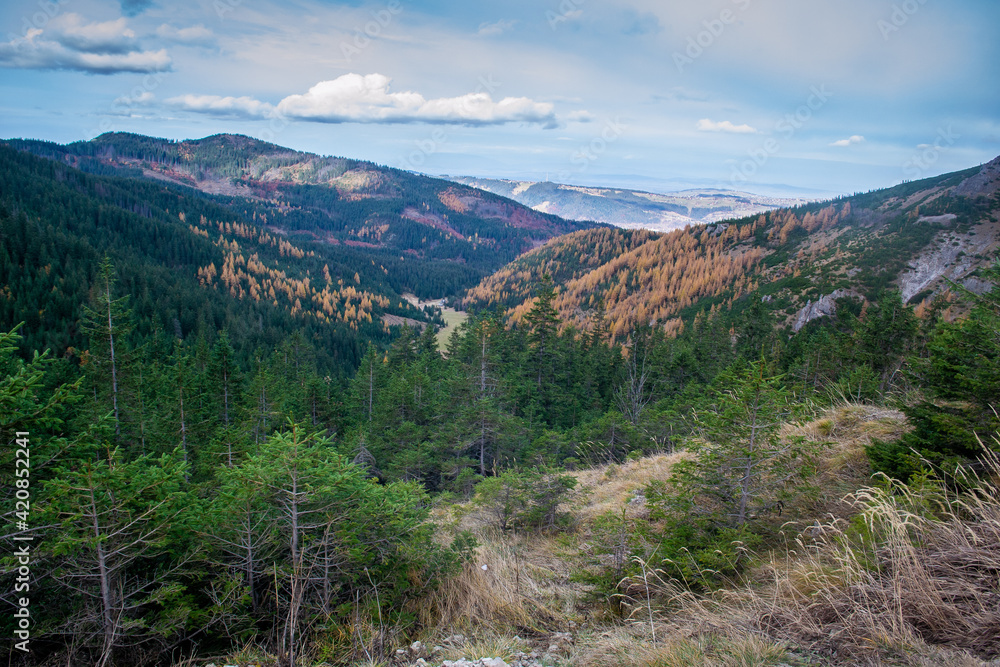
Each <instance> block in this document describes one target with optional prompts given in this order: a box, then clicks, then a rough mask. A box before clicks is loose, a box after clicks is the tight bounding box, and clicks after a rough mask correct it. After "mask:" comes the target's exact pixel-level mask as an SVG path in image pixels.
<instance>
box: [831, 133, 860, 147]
mask: <svg viewBox="0 0 1000 667" xmlns="http://www.w3.org/2000/svg"><path fill="white" fill-rule="evenodd" d="M864 140H865V138H864V137H862V136H861V135H860V134H852V135H851V136H850V137H848V138H847V139H838V140H837V141H834V142H833V143H832V144H830V145H831V146H837V147H838V148H844V147H846V146H853V145H854V144H860V143H861V142H863V141H864Z"/></svg>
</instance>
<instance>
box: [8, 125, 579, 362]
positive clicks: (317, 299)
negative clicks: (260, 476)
mask: <svg viewBox="0 0 1000 667" xmlns="http://www.w3.org/2000/svg"><path fill="white" fill-rule="evenodd" d="M0 225H2V228H3V229H2V233H0V246H2V250H0V252H2V253H3V256H2V261H0V272H2V273H3V288H2V290H3V298H0V328H3V329H4V330H9V329H10V328H11V327H13V326H14V325H15V324H17V323H18V322H22V321H23V322H25V323H26V326H25V327H24V329H23V330H22V335H23V337H24V339H23V345H24V347H25V349H44V348H51V349H53V351H54V352H56V353H57V354H60V355H61V354H64V353H65V352H66V351H67V350H73V349H80V348H83V347H85V345H84V336H83V334H82V332H81V330H80V317H81V310H80V309H81V307H82V305H83V304H86V303H88V296H89V290H90V289H91V287H92V286H93V285H94V284H96V275H97V265H98V262H99V260H100V259H101V257H103V256H104V255H108V256H109V257H110V258H111V260H112V262H113V264H114V266H115V268H116V273H117V275H118V278H119V285H118V289H119V290H120V292H119V295H121V296H130V297H131V298H132V299H133V301H132V305H133V308H134V309H135V313H134V314H135V315H136V317H137V323H138V326H137V329H136V331H135V332H133V335H134V336H136V338H137V341H138V339H148V338H149V336H151V335H153V333H154V332H155V331H167V332H170V333H171V334H174V333H176V334H177V335H178V336H184V337H186V336H189V335H199V334H203V335H206V336H209V337H210V338H211V337H212V336H214V335H215V334H216V332H218V331H220V330H223V329H227V330H228V331H229V332H230V335H231V338H232V342H233V344H234V346H235V347H236V349H237V351H238V352H239V353H240V355H241V357H242V358H244V359H247V358H249V354H250V352H251V351H252V350H253V349H255V348H256V347H257V346H264V347H266V348H272V347H274V346H275V345H276V344H277V342H278V341H280V340H283V339H284V338H285V337H287V336H288V335H289V334H290V333H291V332H292V331H295V330H299V329H301V330H303V331H304V333H305V334H306V336H307V337H308V338H309V339H310V340H312V341H313V342H314V343H315V344H316V345H317V346H318V347H319V349H320V350H321V355H322V356H323V360H324V361H323V363H322V364H321V365H322V366H323V367H324V368H327V369H328V370H339V369H343V370H345V371H346V370H350V369H352V368H353V366H354V364H356V363H357V361H358V360H359V359H360V356H361V354H363V352H364V347H365V346H366V345H367V342H368V341H376V342H380V343H384V342H386V341H387V340H388V339H389V338H390V333H389V331H388V328H387V327H385V326H384V325H383V322H382V319H381V318H382V317H383V316H384V315H398V316H403V317H407V318H410V319H411V320H412V319H416V320H423V319H425V318H426V315H424V314H423V313H422V312H421V311H418V310H417V309H416V308H414V307H412V306H410V305H409V304H408V303H407V302H406V301H405V299H403V298H402V297H401V295H402V294H405V293H408V292H410V293H415V294H417V295H418V296H422V297H441V296H446V295H449V294H454V293H457V292H459V291H461V290H463V289H465V288H467V287H469V286H471V285H473V284H475V282H476V281H478V280H480V279H481V278H482V277H484V276H486V275H488V274H489V273H491V272H492V271H493V270H495V269H496V268H499V267H500V266H501V265H502V264H503V263H505V262H507V261H510V260H512V259H514V258H515V257H517V256H518V255H519V254H521V253H522V252H524V251H526V250H528V249H530V248H532V247H534V246H537V245H538V244H541V243H543V242H544V241H545V240H547V239H549V238H550V237H551V236H553V235H555V234H560V233H563V232H566V231H571V230H576V229H580V228H582V227H583V226H584V225H581V224H578V223H569V222H566V221H564V220H561V219H560V218H557V217H555V216H547V215H542V214H539V213H536V212H534V211H531V210H530V209H527V208H525V207H523V206H521V205H519V204H516V203H515V202H511V201H508V200H505V199H503V198H501V197H497V196H495V195H490V194H487V193H482V192H479V191H476V190H473V189H472V188H467V187H464V186H460V185H457V184H454V183H448V182H445V181H437V180H434V179H430V178H426V177H422V176H416V175H413V174H409V173H406V172H402V171H398V170H392V169H387V168H382V167H378V166H376V165H373V164H370V163H364V162H358V161H354V160H346V159H341V158H321V157H319V156H316V155H311V154H307V153H299V152H295V151H291V150H288V149H284V148H281V147H279V146H274V145H272V144H266V143H263V142H260V141H256V140H253V139H249V138H247V137H241V136H234V135H217V136H214V137H208V138H206V139H203V140H199V141H189V142H171V141H166V140H161V139H153V138H150V137H143V136H140V135H126V134H108V135H103V136H101V137H98V138H97V139H95V140H94V141H91V142H77V143H74V144H69V145H67V146H61V145H58V144H54V143H48V142H40V141H24V140H11V141H9V142H4V143H3V144H0ZM392 321H399V320H392ZM71 354H72V352H71Z"/></svg>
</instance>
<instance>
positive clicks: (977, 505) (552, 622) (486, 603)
mask: <svg viewBox="0 0 1000 667" xmlns="http://www.w3.org/2000/svg"><path fill="white" fill-rule="evenodd" d="M906 429H907V425H906V422H905V419H904V417H903V415H902V414H901V413H900V412H898V411H896V410H891V409H886V408H876V407H872V406H862V405H851V404H845V405H841V406H838V407H835V408H832V409H830V410H828V411H826V412H825V413H824V414H822V415H821V416H820V418H818V419H816V420H814V421H812V422H809V423H807V424H804V425H799V426H794V427H791V426H790V427H787V428H786V429H785V431H784V435H786V436H804V437H806V438H807V439H809V440H811V441H814V442H823V443H826V444H827V446H826V447H825V448H824V450H823V453H822V455H821V460H820V466H819V477H818V484H817V486H818V487H819V488H820V493H819V496H818V498H814V499H812V500H811V501H809V502H808V503H804V504H803V505H802V506H801V507H798V508H796V510H797V511H798V512H799V513H800V514H806V515H807V516H825V517H826V520H825V523H818V522H817V523H815V524H813V525H812V526H810V527H809V528H807V529H806V531H804V533H803V534H802V535H800V536H799V537H798V538H797V539H793V540H792V542H791V543H790V544H788V545H785V546H786V548H780V547H779V548H778V549H776V550H775V554H776V555H774V556H773V557H771V558H767V557H765V558H764V559H763V563H762V564H761V565H760V566H758V567H757V568H755V569H754V570H753V571H752V572H751V573H749V575H748V578H747V581H746V582H745V584H744V585H743V586H740V587H736V588H732V589H729V590H724V591H719V592H716V593H714V594H710V595H705V596H695V595H693V594H691V593H689V592H684V591H682V590H680V589H679V588H677V587H676V586H673V585H672V584H670V583H668V582H665V581H663V580H662V579H659V578H657V577H656V576H655V573H653V576H652V577H651V581H649V582H648V583H643V582H638V583H637V585H639V586H641V587H642V590H640V591H638V592H637V593H636V595H634V599H633V600H631V601H630V604H626V605H625V609H626V612H628V611H629V610H631V611H632V612H633V613H632V615H631V616H629V617H627V618H626V619H625V620H624V621H622V620H621V619H617V620H613V619H611V617H610V616H597V615H595V616H593V617H591V619H590V620H589V621H588V622H587V623H586V628H587V629H586V631H581V632H579V633H577V636H576V643H575V646H574V647H573V650H572V653H571V654H570V655H569V656H568V663H566V664H572V665H579V666H581V667H612V666H616V665H622V666H625V667H631V666H635V667H638V666H640V665H642V666H651V667H660V666H672V665H703V666H711V667H722V666H725V667H729V666H733V667H735V666H738V665H762V666H763V665H806V664H809V665H829V664H839V665H908V666H913V667H930V666H931V665H944V666H947V667H967V666H968V667H971V666H973V665H977V666H981V665H983V664H984V663H983V662H982V661H983V660H984V659H996V658H1000V490H998V489H997V484H996V482H997V481H1000V460H997V459H996V458H994V459H993V461H992V462H991V463H990V465H989V466H987V467H988V470H987V471H986V473H985V474H984V477H985V478H987V479H989V480H992V483H991V482H989V481H987V482H984V483H982V484H973V485H972V486H974V487H975V488H976V489H977V490H976V492H975V493H972V494H967V495H965V496H962V497H955V496H954V495H950V496H949V495H948V494H947V493H945V490H944V489H943V488H942V487H939V486H933V485H923V486H921V487H919V488H908V487H905V486H901V485H897V486H893V487H888V486H884V485H881V484H879V483H876V484H873V483H872V480H871V478H870V476H869V468H868V463H867V459H866V457H865V454H864V446H865V445H866V444H868V443H869V442H871V439H872V438H880V439H886V440H890V439H895V438H898V437H899V436H900V435H901V434H902V433H904V432H905V431H906ZM683 456H684V454H672V455H660V456H654V457H650V458H647V459H642V460H638V461H630V462H628V463H626V464H624V465H612V466H604V467H600V468H595V469H591V470H583V471H579V472H576V473H574V474H575V475H576V476H577V479H578V480H579V487H580V488H582V489H583V490H584V493H582V494H581V495H580V496H579V497H578V499H577V501H576V502H575V503H573V504H572V506H568V507H567V508H566V509H567V510H569V511H572V513H573V515H574V518H575V519H576V522H577V523H576V526H575V532H573V533H571V534H567V535H561V536H553V535H516V536H512V535H500V534H497V533H495V532H491V531H489V530H488V529H486V528H485V526H484V525H483V524H482V523H481V522H478V521H476V520H475V518H474V516H471V515H468V514H463V512H462V511H461V510H459V511H457V512H455V513H453V514H451V519H450V521H451V524H452V525H462V526H463V527H466V528H473V529H474V530H475V531H476V532H477V537H478V539H479V540H480V547H479V548H478V550H477V553H476V559H475V560H474V562H472V563H470V564H469V565H468V567H467V568H466V569H465V570H464V571H463V572H462V573H461V575H460V576H458V577H456V578H455V579H454V580H452V581H449V582H447V583H446V584H445V585H444V586H443V587H442V588H441V590H439V591H438V593H437V594H436V596H435V598H434V599H433V600H432V604H431V605H430V606H427V609H426V618H425V619H424V620H425V622H428V623H430V624H431V626H434V625H437V626H438V627H439V628H441V629H442V631H444V629H445V628H449V629H450V628H458V629H466V628H467V629H469V630H471V633H472V634H473V635H475V637H476V638H474V639H471V640H470V641H471V642H473V644H474V646H471V647H469V648H465V650H464V651H456V652H454V656H453V657H461V656H459V655H458V654H459V653H462V652H465V653H470V651H471V653H477V654H480V655H487V654H490V653H496V654H497V655H498V656H499V657H505V656H508V655H514V654H515V653H517V652H518V651H519V650H521V649H519V648H517V646H518V644H517V642H515V641H514V640H512V639H507V638H506V637H510V636H512V635H514V634H519V635H521V636H529V635H530V634H531V632H532V631H533V630H534V631H536V632H542V633H544V632H545V631H549V630H554V629H558V628H565V627H566V624H567V623H568V622H569V621H570V619H574V620H577V621H580V622H583V616H582V612H581V610H582V609H583V607H582V606H581V605H580V600H581V598H582V596H583V593H584V591H583V590H582V586H581V585H579V584H571V583H570V582H569V572H570V570H571V569H573V568H578V567H580V566H581V564H582V562H583V560H582V555H583V552H585V551H586V548H587V541H588V535H589V529H590V526H591V523H592V522H593V521H594V520H595V519H596V518H597V517H599V516H601V515H602V514H605V513H608V512H611V511H620V510H621V508H622V507H630V508H632V509H630V510H629V511H630V512H631V513H632V514H633V515H634V516H636V517H640V516H641V515H642V513H643V511H644V510H643V504H642V503H633V502H630V501H632V500H633V499H634V498H636V497H637V496H638V494H639V492H640V491H641V489H642V488H643V487H644V486H645V485H646V484H648V483H649V481H651V480H653V479H658V480H666V479H668V478H669V475H670V469H671V467H672V466H673V464H674V463H675V462H677V461H678V460H680V459H681V457H683ZM859 487H860V488H861V490H860V491H855V490H856V489H858V488H859ZM852 491H853V493H851V492H852ZM441 518H444V516H443V515H442V517H441ZM482 565H487V570H485V571H484V570H482V569H481V566H482ZM628 590H630V591H631V588H630V589H628ZM647 590H648V591H649V592H650V593H651V594H652V596H653V600H654V602H653V603H652V604H650V605H647V601H646V597H647V596H646V594H645V593H646V591H647ZM651 616H652V618H651ZM522 630H523V632H522ZM525 633H528V634H527V635H526V634H525ZM480 644H481V646H480ZM505 659H506V657H505ZM560 664H562V663H560ZM997 664H1000V662H998V663H997Z"/></svg>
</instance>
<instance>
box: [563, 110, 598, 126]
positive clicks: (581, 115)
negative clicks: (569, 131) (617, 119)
mask: <svg viewBox="0 0 1000 667" xmlns="http://www.w3.org/2000/svg"><path fill="white" fill-rule="evenodd" d="M566 120H569V121H575V122H577V123H589V122H590V121H592V120H594V115H593V114H592V113H590V112H589V111H583V110H581V111H570V112H569V113H568V114H567V115H566Z"/></svg>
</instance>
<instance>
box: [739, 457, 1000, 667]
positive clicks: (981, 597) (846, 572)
mask: <svg viewBox="0 0 1000 667" xmlns="http://www.w3.org/2000/svg"><path fill="white" fill-rule="evenodd" d="M990 467H991V470H990V474H992V475H996V474H1000V460H998V459H997V458H996V457H995V456H994V457H993V458H992V461H991V462H990ZM854 504H855V506H856V507H857V509H858V510H859V512H860V514H859V517H860V521H857V522H855V528H854V529H851V530H849V529H848V528H847V526H846V524H845V523H844V522H843V521H839V520H837V521H834V522H832V523H831V524H828V525H827V526H824V527H823V531H822V533H821V534H819V535H816V536H815V540H814V542H813V543H812V544H809V543H807V542H805V541H801V542H800V543H799V545H798V546H799V548H798V550H797V552H796V553H794V554H792V555H791V557H790V558H789V560H788V561H786V562H784V563H775V564H773V569H772V573H773V577H774V581H773V585H772V587H771V590H770V592H769V593H768V594H763V595H755V596H754V597H753V599H752V601H751V603H750V608H751V609H752V610H753V612H754V615H755V617H756V623H757V625H758V627H759V629H760V630H761V631H763V632H765V633H767V634H768V635H770V636H773V637H776V638H780V639H783V640H786V641H789V642H793V643H796V644H799V645H804V646H808V647H809V648H810V649H812V650H817V651H821V652H822V653H824V654H826V655H830V656H834V655H837V656H850V659H851V660H852V661H853V663H854V664H881V663H882V662H883V661H884V659H885V657H886V655H890V656H894V657H895V658H896V659H898V660H899V661H900V663H899V664H919V663H915V662H912V661H911V660H910V659H909V657H911V656H919V655H921V651H922V650H924V649H925V648H926V647H927V646H928V645H943V646H945V647H947V648H946V649H944V652H945V653H947V652H949V651H950V652H951V653H952V655H951V656H950V657H947V658H942V660H944V659H947V662H948V664H955V665H959V664H977V663H976V661H975V659H974V658H973V657H972V656H978V657H979V658H996V657H998V656H1000V583H998V582H1000V490H998V489H997V488H996V487H995V486H991V485H979V486H978V487H977V490H976V492H975V493H972V494H967V495H965V496H963V497H960V498H956V497H953V496H952V497H949V496H948V495H947V494H946V493H945V492H944V490H943V489H942V488H941V487H938V486H927V487H925V488H920V489H913V488H908V487H906V486H903V485H894V486H892V487H888V486H882V487H869V488H866V489H862V490H861V491H858V492H857V493H856V494H854ZM938 652H939V653H941V652H942V650H941V649H939V650H938ZM942 655H943V654H942ZM941 664H945V663H941Z"/></svg>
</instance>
